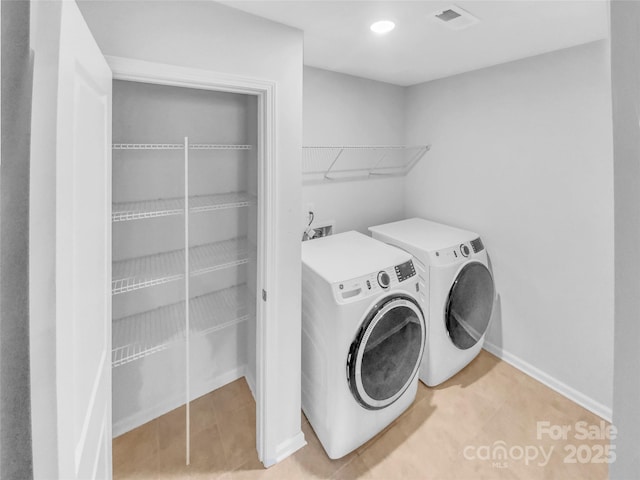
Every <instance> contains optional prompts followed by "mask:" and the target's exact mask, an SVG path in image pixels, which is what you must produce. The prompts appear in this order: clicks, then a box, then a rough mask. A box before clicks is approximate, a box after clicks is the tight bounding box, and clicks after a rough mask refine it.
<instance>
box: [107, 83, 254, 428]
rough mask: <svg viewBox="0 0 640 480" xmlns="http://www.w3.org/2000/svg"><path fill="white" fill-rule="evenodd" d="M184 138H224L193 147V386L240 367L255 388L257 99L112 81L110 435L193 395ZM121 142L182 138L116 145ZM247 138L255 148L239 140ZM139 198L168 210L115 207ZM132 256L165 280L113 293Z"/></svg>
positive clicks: (201, 390) (211, 385)
mask: <svg viewBox="0 0 640 480" xmlns="http://www.w3.org/2000/svg"><path fill="white" fill-rule="evenodd" d="M185 137H188V139H189V140H188V141H189V144H190V145H194V144H207V145H212V144H214V145H226V146H228V148H206V149H189V150H188V155H189V178H188V184H189V198H190V202H189V203H190V213H189V245H190V254H189V255H190V265H191V276H190V278H189V296H190V298H191V302H190V329H189V351H190V353H189V362H190V367H189V368H190V369H189V384H190V385H189V397H190V398H191V399H195V398H197V397H199V396H201V395H204V394H206V393H208V392H210V391H212V390H214V389H216V388H219V387H220V386H222V385H224V384H226V383H229V382H231V381H233V380H235V379H237V378H239V377H242V376H246V377H247V380H248V382H249V384H250V386H251V387H252V389H254V385H255V383H254V379H255V371H256V366H255V362H256V353H255V352H256V347H255V341H256V336H255V305H256V298H257V297H256V256H257V254H256V252H257V206H256V203H257V194H258V191H257V158H256V148H255V146H256V141H257V98H256V97H254V96H251V95H240V94H232V93H226V92H217V91H211V90H204V89H203V90H199V89H187V88H180V87H173V86H165V85H153V84H143V83H136V82H129V81H118V80H116V81H114V84H113V142H114V146H115V148H114V150H113V180H112V181H113V202H114V208H113V212H114V223H113V262H114V264H113V278H114V294H113V297H112V298H113V318H114V320H113V336H114V338H113V348H114V352H113V361H114V368H113V433H114V436H117V435H119V434H122V433H124V432H126V431H128V430H130V429H132V428H135V427H137V426H139V425H141V424H143V423H145V422H147V421H149V420H151V419H153V418H155V417H157V416H159V415H162V414H164V413H166V412H168V411H170V410H172V409H174V408H176V407H178V406H180V405H182V404H184V403H185V401H186V388H187V381H186V380H187V374H186V368H187V367H186V348H187V346H186V342H185V315H184V310H185V305H184V298H185V279H184V263H185V262H184V246H185V243H184V242H185V218H184V213H183V209H184V194H185V182H184V174H185V173H184V172H185V169H184V165H185V159H184V155H185V150H184V148H180V144H183V142H184V139H185ZM117 144H163V145H176V147H175V148H166V149H165V148H149V149H140V148H138V149H130V148H120V149H119V148H117ZM243 145H247V146H251V148H236V146H243ZM222 194H229V195H222ZM214 195H215V197H212V196H214ZM166 199H169V200H166ZM158 200H160V202H155V206H154V201H158ZM132 202H148V204H149V205H151V206H150V207H149V206H147V207H145V208H146V209H147V210H150V211H153V210H154V209H155V211H156V212H157V211H163V212H164V213H163V214H162V215H159V216H152V217H151V218H141V219H139V218H134V219H126V218H125V219H122V218H119V219H118V220H116V216H117V215H118V214H119V212H129V211H132V210H136V208H138V207H139V205H140V204H138V203H132ZM158 205H160V207H158ZM202 206H204V207H202ZM134 207H135V208H134ZM201 207H202V208H201ZM143 209H144V208H143ZM181 209H182V210H181ZM196 209H197V210H198V211H196ZM126 216H127V215H124V217H126ZM167 252H173V253H167ZM154 255H155V256H154ZM158 255H160V256H158ZM133 259H141V260H137V261H134V260H133ZM181 259H182V260H181ZM132 262H135V264H136V266H135V269H138V270H140V269H142V270H143V271H136V272H134V273H136V275H139V276H140V278H142V279H143V280H144V279H145V278H153V277H155V276H157V273H156V272H155V271H152V270H154V269H157V268H159V269H160V270H162V271H163V272H164V273H166V275H165V279H166V281H164V280H163V281H159V282H156V284H154V285H151V286H149V287H145V288H135V289H130V288H125V289H124V290H129V291H122V292H116V290H117V288H116V287H117V285H116V283H117V280H118V279H122V278H127V277H128V276H130V275H131V271H130V269H131V265H133V263H132ZM127 269H129V270H127ZM135 269H134V270H135ZM203 272H205V273H203ZM124 283H127V281H125V282H124ZM124 283H121V284H120V285H122V284H124ZM148 283H153V282H148ZM123 345H124V346H127V347H129V346H131V348H129V349H126V348H125V349H123V348H121V347H122V346H123ZM119 348H120V350H118V349H119ZM127 352H129V353H127ZM254 392H255V390H254Z"/></svg>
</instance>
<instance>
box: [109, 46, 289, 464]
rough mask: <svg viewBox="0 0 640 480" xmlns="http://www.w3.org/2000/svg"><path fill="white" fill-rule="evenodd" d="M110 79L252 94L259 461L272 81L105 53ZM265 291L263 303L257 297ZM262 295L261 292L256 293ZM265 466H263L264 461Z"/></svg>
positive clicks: (271, 427) (270, 426) (271, 348)
mask: <svg viewBox="0 0 640 480" xmlns="http://www.w3.org/2000/svg"><path fill="white" fill-rule="evenodd" d="M106 59H107V62H108V64H109V66H110V67H111V70H112V71H113V78H114V79H116V80H129V81H134V82H142V83H152V84H159V85H170V86H176V87H185V88H198V89H205V90H215V91H222V92H231V93H242V94H246V95H254V96H257V98H258V140H257V143H258V144H257V145H256V149H257V158H258V262H257V275H258V286H257V291H258V292H259V294H258V299H257V300H256V302H257V304H256V306H257V308H256V379H255V381H256V392H255V394H256V396H257V398H256V407H257V409H256V432H257V436H256V448H257V450H258V457H259V458H260V460H261V461H262V462H263V463H264V462H265V461H267V462H269V463H271V462H270V461H269V459H273V458H275V450H276V445H275V440H274V439H273V432H274V431H275V427H276V426H277V423H276V422H277V419H276V418H273V417H272V418H271V419H269V417H268V416H267V412H268V411H269V410H268V408H267V407H268V406H269V405H270V404H271V403H272V402H270V401H269V400H270V398H271V396H272V394H273V392H272V390H271V389H272V388H273V385H274V382H273V381H269V379H268V377H271V378H274V379H275V375H274V373H273V372H270V370H269V369H268V365H273V364H276V361H277V351H276V350H277V331H276V328H275V327H276V324H275V322H274V321H273V319H275V318H276V315H275V311H276V310H275V308H276V305H275V301H274V299H276V298H278V296H277V295H276V293H275V292H276V290H277V282H276V278H278V276H277V267H278V266H277V263H276V262H275V258H276V243H275V238H276V226H277V224H278V223H277V209H276V193H277V188H276V178H277V177H276V158H277V157H276V103H275V95H276V83H275V82H272V81H267V80H260V79H254V78H248V77H242V76H236V75H229V74H223V73H218V72H214V71H210V70H203V69H195V68H187V67H179V66H176V65H168V64H163V63H154V62H147V61H143V60H135V59H130V58H123V57H112V56H106ZM266 292H268V301H263V295H264V298H267V297H266ZM261 294H262V295H261ZM266 466H269V465H266Z"/></svg>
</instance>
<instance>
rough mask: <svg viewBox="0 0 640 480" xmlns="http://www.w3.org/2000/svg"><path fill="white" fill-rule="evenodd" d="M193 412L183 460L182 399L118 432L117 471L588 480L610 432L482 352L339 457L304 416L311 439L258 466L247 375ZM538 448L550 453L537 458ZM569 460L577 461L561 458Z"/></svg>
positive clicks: (602, 473)
mask: <svg viewBox="0 0 640 480" xmlns="http://www.w3.org/2000/svg"><path fill="white" fill-rule="evenodd" d="M191 414H192V423H191V424H192V431H191V455H192V456H191V465H190V466H189V467H186V466H185V465H184V452H185V436H184V435H185V434H184V409H183V408H179V409H177V410H174V411H172V412H170V413H168V414H166V415H164V416H162V417H160V418H157V419H155V420H153V421H151V422H149V423H147V424H145V425H143V426H141V427H139V428H137V429H135V430H133V431H131V432H129V433H126V434H124V435H122V436H120V437H117V438H116V439H114V442H113V464H114V468H113V472H114V478H127V479H141V478H145V479H147V478H154V479H174V478H175V479H178V478H202V479H205V478H206V479H221V480H236V479H254V478H264V479H307V478H309V479H313V478H329V479H383V480H395V479H398V480H402V479H429V480H431V479H434V480H435V479H452V480H464V479H474V480H475V479H562V480H564V479H581V480H583V479H584V480H589V479H605V478H607V472H608V468H607V464H606V463H598V462H597V460H598V459H602V458H603V451H602V450H604V448H605V445H608V443H609V441H608V440H598V439H592V440H582V439H577V438H576V437H575V435H576V429H575V428H576V422H586V424H581V425H589V426H592V425H593V426H598V425H600V418H599V417H597V416H595V415H593V414H592V413H590V412H588V411H587V410H585V409H584V408H582V407H580V406H578V405H576V404H575V403H573V402H571V401H569V400H567V399H566V398H564V397H562V396H561V395H559V394H557V393H555V392H554V391H552V390H550V389H549V388H547V387H545V386H544V385H542V384H540V383H539V382H537V381H535V380H533V379H531V378H530V377H528V376H526V375H524V374H523V373H521V372H520V371H518V370H516V369H515V368H513V367H511V366H510V365H508V364H507V363H504V362H502V361H500V360H498V359H497V358H496V357H494V356H492V355H491V354H489V353H487V352H484V351H483V352H482V353H481V354H480V355H479V357H478V358H477V359H476V360H474V361H473V362H472V363H471V365H469V366H468V367H467V368H465V369H464V370H463V371H462V372H460V373H459V374H458V375H456V376H455V377H454V378H452V379H451V380H449V381H447V382H446V383H444V384H443V385H441V386H439V387H437V388H427V387H425V386H424V385H422V384H420V387H419V389H418V396H417V398H416V401H415V402H414V403H413V405H412V406H411V407H410V408H409V409H408V410H407V411H406V412H405V413H404V414H403V415H402V416H401V417H400V418H399V419H398V420H396V421H395V422H394V423H393V424H392V425H390V426H389V427H388V428H387V429H386V430H385V431H384V432H382V433H380V434H379V435H378V436H377V437H375V438H374V439H372V440H370V441H369V442H368V443H366V444H365V445H363V446H362V447H360V448H359V449H358V450H357V451H355V452H352V453H351V454H349V455H347V456H346V457H344V458H342V459H339V460H329V458H328V457H327V456H326V455H325V453H324V450H323V449H322V446H321V445H320V442H319V441H318V438H317V437H316V436H315V434H314V433H313V430H312V429H311V427H310V425H309V422H308V421H307V420H306V418H305V417H304V415H303V416H302V429H303V431H304V434H305V437H306V440H307V443H308V444H307V446H306V447H304V448H303V449H301V450H299V451H298V452H296V453H295V454H294V455H292V456H291V457H289V458H287V459H286V460H284V461H283V462H281V463H279V464H277V465H275V466H273V467H271V468H269V469H264V468H263V467H262V465H261V464H260V462H259V461H258V458H257V455H256V451H255V403H254V400H253V397H252V396H251V392H250V391H249V388H248V387H247V384H246V382H245V381H244V379H241V380H237V381H235V382H233V383H231V384H229V385H226V386H224V387H223V388H221V389H219V390H216V391H214V392H212V393H210V394H208V395H205V396H203V397H201V398H199V399H198V400H196V401H194V402H193V403H192V404H191ZM539 421H540V422H544V421H546V422H549V425H570V426H571V427H572V430H571V431H569V432H567V435H566V436H567V439H566V440H563V439H560V440H553V439H551V438H549V436H548V435H542V436H541V437H540V438H538V435H537V427H536V422H539ZM497 442H503V443H497ZM500 445H502V446H506V448H507V449H508V452H510V453H508V454H507V455H508V458H506V459H505V460H501V459H498V460H483V459H478V457H481V458H486V456H487V454H488V453H490V452H493V451H496V452H497V451H498V449H497V448H495V450H492V448H494V447H498V446H500ZM571 445H573V447H572V446H571ZM541 448H543V449H544V452H547V453H548V452H551V453H550V455H549V456H548V461H547V462H546V464H543V465H540V463H541V462H543V460H542V454H541V453H540V452H541ZM606 448H608V447H606ZM523 451H525V452H526V451H528V452H529V456H530V458H532V457H534V455H538V457H537V458H535V459H532V460H531V461H528V462H527V461H525V459H524V458H519V454H520V452H523ZM534 452H535V453H534ZM465 453H466V455H465ZM571 453H578V455H575V456H571ZM474 454H475V456H476V457H475V458H473V455H474ZM470 457H471V458H470ZM571 459H575V463H567V460H569V461H570V460H571ZM581 462H584V463H581Z"/></svg>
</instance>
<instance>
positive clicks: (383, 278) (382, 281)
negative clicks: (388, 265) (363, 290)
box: [378, 270, 391, 288]
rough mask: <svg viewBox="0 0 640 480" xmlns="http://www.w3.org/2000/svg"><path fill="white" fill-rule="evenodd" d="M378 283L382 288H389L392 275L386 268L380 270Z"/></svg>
mask: <svg viewBox="0 0 640 480" xmlns="http://www.w3.org/2000/svg"><path fill="white" fill-rule="evenodd" d="M378 285H380V286H381V287H382V288H389V285H391V277H390V276H389V274H388V273H387V272H385V271H384V270H381V271H380V272H378Z"/></svg>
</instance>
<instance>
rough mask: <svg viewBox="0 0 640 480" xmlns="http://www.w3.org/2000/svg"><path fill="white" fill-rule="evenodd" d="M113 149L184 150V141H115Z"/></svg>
mask: <svg viewBox="0 0 640 480" xmlns="http://www.w3.org/2000/svg"><path fill="white" fill-rule="evenodd" d="M111 148H112V149H113V150H184V144H183V143H114V144H113V145H111Z"/></svg>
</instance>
